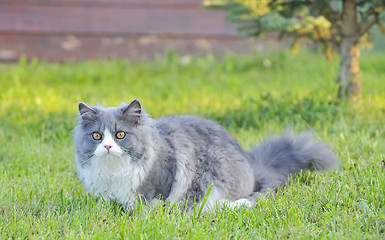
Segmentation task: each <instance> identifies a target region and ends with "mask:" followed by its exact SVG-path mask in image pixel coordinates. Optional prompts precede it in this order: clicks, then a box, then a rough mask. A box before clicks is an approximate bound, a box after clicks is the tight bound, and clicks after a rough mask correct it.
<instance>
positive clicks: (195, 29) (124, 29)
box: [0, 5, 235, 36]
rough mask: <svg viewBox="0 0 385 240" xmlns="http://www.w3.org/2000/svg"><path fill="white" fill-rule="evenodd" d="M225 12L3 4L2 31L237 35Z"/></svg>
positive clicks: (1, 15) (0, 14)
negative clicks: (225, 21)
mask: <svg viewBox="0 0 385 240" xmlns="http://www.w3.org/2000/svg"><path fill="white" fill-rule="evenodd" d="M224 17H225V13H224V12H221V11H202V10H199V9H130V8H128V9H121V8H87V7H65V6H60V7H59V6H15V5H0V32H3V33H15V32H23V33H35V34H36V33H52V34H69V33H72V34H83V35H84V34H97V35H98V34H99V35H103V34H112V35H125V34H134V35H135V34H136V35H138V34H166V35H167V34H171V35H180V34H181V35H212V36H214V35H218V36H223V35H235V28H234V26H232V25H230V24H226V23H224V22H223V19H224Z"/></svg>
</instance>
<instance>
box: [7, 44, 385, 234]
mask: <svg viewBox="0 0 385 240" xmlns="http://www.w3.org/2000/svg"><path fill="white" fill-rule="evenodd" d="M338 65H339V64H338V59H337V58H335V59H333V61H332V62H331V63H328V62H327V61H326V60H325V59H324V58H323V56H322V55H321V54H318V53H313V52H305V51H303V52H300V53H299V54H296V55H291V54H290V53H287V52H281V53H270V54H265V55H261V54H258V55H255V56H227V57H223V58H221V59H216V58H214V57H212V56H206V57H198V58H190V57H188V56H184V57H180V56H177V55H175V54H173V53H172V52H170V53H169V54H168V55H166V56H165V57H161V56H158V57H156V58H155V59H154V60H153V61H141V62H127V61H122V60H111V61H95V62H85V63H65V64H57V63H39V62H36V61H32V62H26V61H25V59H21V60H20V62H19V63H18V64H3V65H0V84H1V88H0V139H1V147H0V172H1V174H0V239H8V238H11V239H41V238H43V239H46V238H49V239H52V238H54V239H57V238H64V239H79V238H83V239H131V238H132V239H142V238H143V239H178V238H180V239H230V238H231V239H239V238H244V239H258V238H279V239H282V238H294V239H297V238H300V239H302V238H303V239H314V238H328V239H329V238H331V239H339V238H349V239H372V238H373V239H384V237H385V144H384V143H385V120H384V119H385V67H384V66H385V57H384V54H383V53H382V54H381V53H363V54H362V61H361V69H362V72H363V73H362V78H363V82H364V92H363V102H362V104H361V105H359V106H358V105H355V106H353V105H350V104H348V103H341V102H338V101H337V99H336V98H335V95H336V92H337V88H338V86H337V85H336V83H335V79H336V77H337V75H338ZM135 97H136V98H138V99H139V100H140V101H141V102H142V104H143V107H144V108H145V109H146V110H147V112H148V113H149V114H150V115H151V116H152V117H154V118H157V117H161V116H163V115H167V114H195V115H199V116H202V117H207V118H210V119H213V120H215V121H217V122H219V123H220V124H221V125H223V126H224V127H225V128H226V129H228V130H229V131H230V132H231V133H232V134H233V135H234V136H235V138H236V139H238V140H239V141H240V143H241V145H242V146H243V147H244V148H246V149H250V148H251V147H252V146H253V145H254V144H256V143H258V142H260V141H261V140H262V139H264V138H265V137H266V136H268V135H269V134H271V133H277V132H278V133H279V132H282V131H284V130H285V129H286V128H287V127H288V126H292V127H293V128H294V129H295V130H296V131H297V132H300V131H302V130H309V129H312V130H313V131H314V133H315V135H316V136H317V139H319V140H324V141H326V142H328V143H329V144H330V146H331V148H332V149H333V151H335V152H336V154H337V156H338V159H339V160H340V165H341V166H340V168H339V169H338V170H336V171H332V172H323V173H319V172H303V173H301V174H300V175H298V176H295V177H293V178H292V179H291V180H290V181H289V183H288V184H287V185H286V187H284V188H281V189H279V190H278V191H277V193H276V194H275V195H270V196H269V197H267V198H266V199H263V200H261V201H259V202H258V204H257V205H256V206H255V207H254V208H252V209H244V208H242V209H240V210H231V209H227V208H226V207H224V208H223V209H219V210H218V211H217V212H215V213H203V214H201V215H200V216H198V215H197V214H195V215H194V214H190V215H189V214H185V213H181V212H180V211H179V210H178V209H175V208H173V209H170V208H169V207H162V206H159V207H158V208H155V209H151V210H149V211H141V210H140V206H138V208H137V209H136V210H135V211H133V212H132V213H128V212H124V211H121V210H120V209H119V207H118V206H117V205H116V204H111V205H107V204H106V203H104V202H103V201H101V200H99V199H98V198H96V197H94V196H93V195H92V194H89V193H88V192H86V191H85V190H84V189H83V188H82V186H81V183H80V182H79V181H78V179H77V176H76V171H75V167H74V156H73V143H72V129H73V127H74V125H75V123H76V117H77V104H78V102H79V101H84V102H86V103H88V104H92V105H93V104H97V103H102V104H103V105H105V106H112V105H117V104H120V103H121V102H122V101H125V102H130V101H131V100H132V99H133V98H135Z"/></svg>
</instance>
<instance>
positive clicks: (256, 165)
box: [250, 129, 338, 193]
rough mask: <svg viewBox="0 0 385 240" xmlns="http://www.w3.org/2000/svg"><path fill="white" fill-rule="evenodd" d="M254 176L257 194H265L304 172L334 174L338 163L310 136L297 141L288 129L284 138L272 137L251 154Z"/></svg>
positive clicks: (303, 133) (309, 133)
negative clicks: (321, 171)
mask: <svg viewBox="0 0 385 240" xmlns="http://www.w3.org/2000/svg"><path fill="white" fill-rule="evenodd" d="M250 154H251V158H252V163H251V165H252V167H253V169H254V175H255V186H254V191H255V192H261V193H263V192H266V191H268V190H272V189H274V188H276V187H279V186H282V185H283V184H285V183H286V181H287V180H288V177H289V176H290V175H292V174H295V173H298V172H300V171H301V170H307V169H309V170H331V169H334V168H336V167H337V166H338V160H337V158H336V156H335V154H334V153H333V152H331V151H330V150H329V148H328V146H327V145H326V144H325V143H322V142H315V141H314V138H313V135H312V133H311V132H302V133H301V134H300V135H299V136H298V137H296V136H295V134H294V132H293V130H291V129H288V130H287V131H286V132H285V133H284V134H283V135H282V136H280V137H277V136H273V137H270V138H268V139H267V140H266V141H264V142H263V143H262V144H261V145H259V146H257V147H255V148H254V149H252V150H251V152H250Z"/></svg>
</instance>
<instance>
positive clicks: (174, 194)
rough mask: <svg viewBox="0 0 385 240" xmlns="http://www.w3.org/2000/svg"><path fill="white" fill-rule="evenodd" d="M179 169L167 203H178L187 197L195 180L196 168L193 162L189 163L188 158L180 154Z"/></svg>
mask: <svg viewBox="0 0 385 240" xmlns="http://www.w3.org/2000/svg"><path fill="white" fill-rule="evenodd" d="M176 159H177V168H176V172H175V177H174V182H173V184H172V187H171V192H170V195H169V196H168V197H167V199H166V202H168V203H171V204H173V203H176V202H178V201H180V200H181V199H183V198H185V197H186V193H187V190H188V188H189V187H190V185H191V182H192V179H193V171H191V170H192V169H194V168H195V166H193V165H192V164H193V163H192V162H190V161H189V159H188V157H187V156H186V155H184V154H178V155H177V156H176Z"/></svg>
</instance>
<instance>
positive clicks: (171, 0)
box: [0, 0, 267, 61]
mask: <svg viewBox="0 0 385 240" xmlns="http://www.w3.org/2000/svg"><path fill="white" fill-rule="evenodd" d="M202 1H203V0H0V61H17V60H18V59H19V58H20V56H22V55H24V56H26V57H27V58H28V59H34V58H37V59H40V60H45V61H67V60H75V61H79V60H90V59H100V58H104V59H105V58H126V59H140V58H142V57H143V56H145V57H149V58H152V57H153V56H154V55H156V54H157V53H164V52H166V51H167V50H169V49H172V50H175V51H176V52H178V53H179V54H188V55H197V54H198V55H200V54H207V53H214V54H218V53H225V52H234V53H248V52H249V51H250V49H251V48H254V47H256V48H258V49H259V50H261V49H263V48H265V46H266V45H267V42H266V41H264V42H258V43H257V42H256V41H255V40H252V41H250V40H246V39H245V38H242V37H240V36H238V35H237V34H236V26H235V25H232V24H228V23H226V22H225V18H226V16H227V13H226V12H224V11H215V10H207V9H202V8H201V3H202Z"/></svg>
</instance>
